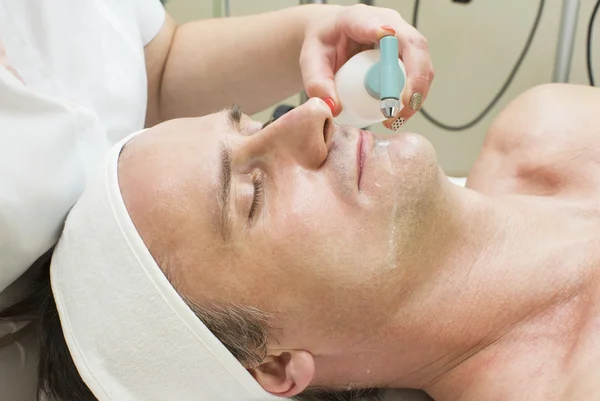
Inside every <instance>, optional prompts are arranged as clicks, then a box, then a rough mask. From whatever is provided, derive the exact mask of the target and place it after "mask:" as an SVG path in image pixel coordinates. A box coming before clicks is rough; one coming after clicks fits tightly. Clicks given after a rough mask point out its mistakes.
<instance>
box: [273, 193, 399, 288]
mask: <svg viewBox="0 0 600 401" xmlns="http://www.w3.org/2000/svg"><path fill="white" fill-rule="evenodd" d="M280 200H281V201H282V202H283V203H282V205H288V206H287V207H286V206H280V207H279V208H278V213H276V214H274V215H273V219H272V221H271V231H270V232H269V237H270V241H269V242H270V244H271V247H272V255H273V256H274V257H275V258H276V259H278V260H279V261H280V263H281V264H282V265H285V266H286V274H297V275H298V277H299V280H307V279H309V280H323V281H331V280H334V281H335V282H340V281H346V282H348V283H350V282H354V281H359V282H364V280H365V278H366V277H367V275H368V274H369V272H374V271H376V270H378V269H380V268H381V265H382V264H383V263H386V262H387V261H388V260H389V258H388V255H387V253H388V249H389V246H388V245H387V243H388V242H389V239H390V230H392V229H393V227H391V225H390V224H389V222H390V217H391V216H388V219H387V223H382V221H383V219H382V217H381V213H374V212H369V211H367V210H365V209H363V208H362V207H360V206H358V205H348V204H346V203H343V202H341V201H340V200H339V199H337V198H336V196H335V195H334V194H333V193H332V192H331V191H330V190H329V189H328V188H327V187H324V186H318V185H316V184H315V183H309V182H304V183H301V182H297V183H296V185H295V187H294V191H293V192H290V193H289V194H286V196H285V197H284V196H282V197H280ZM388 214H389V213H388ZM308 273H310V274H308Z"/></svg>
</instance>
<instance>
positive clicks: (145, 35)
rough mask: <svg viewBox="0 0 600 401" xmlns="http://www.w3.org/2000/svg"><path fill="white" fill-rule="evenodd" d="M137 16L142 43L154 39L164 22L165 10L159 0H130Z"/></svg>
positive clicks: (145, 43)
mask: <svg viewBox="0 0 600 401" xmlns="http://www.w3.org/2000/svg"><path fill="white" fill-rule="evenodd" d="M130 2H131V4H132V5H133V8H134V10H135V14H136V16H137V21H138V26H139V29H140V34H141V37H142V43H143V45H144V46H146V45H147V44H148V43H150V42H151V41H152V39H154V37H155V36H156V35H157V34H158V32H159V31H160V29H161V28H162V26H163V24H164V22H165V16H166V11H165V8H164V7H163V5H162V3H161V2H160V1H159V0H130Z"/></svg>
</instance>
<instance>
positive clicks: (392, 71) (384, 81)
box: [365, 36, 406, 100]
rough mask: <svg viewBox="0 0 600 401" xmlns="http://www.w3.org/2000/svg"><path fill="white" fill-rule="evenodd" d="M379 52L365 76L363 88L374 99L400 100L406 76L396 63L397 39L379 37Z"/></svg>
mask: <svg viewBox="0 0 600 401" xmlns="http://www.w3.org/2000/svg"><path fill="white" fill-rule="evenodd" d="M379 52H380V59H379V61H378V62H377V63H376V64H375V65H373V66H372V67H371V68H370V69H369V71H368V72H367V76H366V77H365V88H366V89H367V92H368V93H369V95H371V96H372V97H373V98H375V99H379V100H383V99H389V98H394V99H398V100H400V92H402V89H403V88H404V84H405V83H406V77H405V76H404V73H403V72H402V68H400V66H399V65H398V39H396V37H394V36H386V37H384V38H383V39H381V42H380V48H379Z"/></svg>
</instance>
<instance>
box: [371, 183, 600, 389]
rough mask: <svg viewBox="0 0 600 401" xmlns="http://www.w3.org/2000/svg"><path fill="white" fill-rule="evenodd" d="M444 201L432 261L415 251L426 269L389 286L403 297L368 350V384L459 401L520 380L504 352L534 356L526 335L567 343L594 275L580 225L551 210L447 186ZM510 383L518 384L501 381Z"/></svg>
mask: <svg viewBox="0 0 600 401" xmlns="http://www.w3.org/2000/svg"><path fill="white" fill-rule="evenodd" d="M447 197H448V199H449V201H448V202H447V205H448V207H447V210H445V211H444V220H443V223H441V224H440V225H438V226H436V230H430V232H434V233H435V234H434V235H432V237H431V238H428V242H427V247H428V249H433V250H434V252H429V253H427V252H426V251H425V250H422V251H421V252H416V254H418V255H419V258H420V260H427V263H426V264H423V263H421V264H419V263H416V262H415V263H414V269H413V270H412V271H411V270H410V269H408V270H409V271H408V272H407V271H405V272H403V274H402V277H401V278H399V279H398V281H397V282H394V283H392V285H394V286H395V288H405V289H406V288H409V289H410V291H404V293H403V295H402V296H401V297H397V298H395V301H394V302H395V303H394V304H392V305H395V308H393V310H394V311H395V313H394V314H393V316H391V317H390V319H388V322H389V324H388V326H387V327H385V330H383V331H382V332H383V334H382V336H381V337H378V338H377V343H373V344H372V348H371V351H372V352H373V354H375V355H377V360H378V364H379V366H380V369H381V370H380V371H379V372H377V373H378V374H377V373H376V374H375V375H374V376H372V377H371V378H370V379H371V380H376V381H378V380H381V382H380V383H379V385H382V386H385V387H394V388H416V389H424V390H426V391H427V392H428V393H429V394H430V395H431V396H433V397H434V398H435V399H436V400H438V401H439V400H443V399H459V396H461V395H464V394H465V393H467V392H468V391H469V389H471V388H473V386H475V385H476V383H480V382H482V380H483V379H484V377H483V376H487V377H489V375H490V374H491V373H490V372H493V371H494V369H497V370H498V373H499V372H505V371H507V370H512V371H513V372H515V373H518V374H524V373H525V374H526V373H527V372H522V371H519V372H517V371H516V370H515V369H512V368H511V369H507V368H508V367H512V366H513V365H512V363H511V362H515V361H514V359H513V358H512V355H514V354H519V353H518V352H516V353H512V350H516V349H518V348H519V347H520V346H533V347H534V348H535V347H537V345H535V344H536V343H535V342H534V341H532V339H531V334H530V333H531V330H532V328H535V330H534V331H536V332H538V333H539V332H540V331H539V330H540V329H541V330H543V331H541V332H543V333H545V334H546V333H550V331H549V330H551V331H552V332H553V334H552V335H556V336H557V338H559V337H560V338H563V339H564V338H570V339H573V338H576V337H577V333H575V332H574V331H576V330H577V327H581V322H580V321H578V320H577V319H578V318H579V317H581V314H579V313H578V311H580V310H582V309H585V308H582V306H581V305H579V304H578V303H577V302H575V301H574V300H577V299H579V298H578V295H579V294H582V293H584V292H585V291H587V286H588V284H587V283H590V282H592V280H591V277H590V276H591V275H592V274H595V272H592V271H591V269H590V265H591V263H590V260H589V255H590V244H589V242H590V241H589V238H590V237H591V236H590V230H587V229H586V228H587V227H588V225H586V222H585V220H584V219H573V216H572V215H569V213H568V211H566V212H565V211H564V210H561V208H564V207H563V206H560V205H559V204H558V202H555V201H552V200H551V199H550V198H530V197H523V196H508V197H503V198H501V199H500V198H496V199H494V200H493V199H490V198H487V197H484V196H482V195H480V194H478V193H476V192H474V191H470V190H468V189H464V188H460V187H453V186H452V187H448V196H447ZM592 238H593V236H592ZM434 245H435V246H434ZM405 265H406V264H405ZM396 292H398V291H397V289H396ZM389 299H390V298H389V297H388V300H389ZM386 301H387V300H386ZM391 309H392V308H391ZM565 312H566V313H565ZM557 319H558V320H557ZM540 326H541V327H540ZM557 327H560V329H557ZM559 331H560V332H559ZM526 342H527V345H524V344H525V343H526ZM529 342H531V344H530V343H529ZM553 344H554V345H556V344H555V343H553ZM562 344H563V345H562V346H563V347H568V346H569V343H568V342H566V343H565V342H563V343H562ZM571 346H572V341H571ZM528 349H530V348H528ZM531 352H534V350H533V349H531ZM535 352H536V355H539V353H540V352H543V350H541V349H538V350H536V351H535ZM507 355H511V357H508V356H507ZM521 355H522V354H521ZM530 356H531V355H530ZM546 356H547V355H546ZM507 358H508V359H507ZM522 366H525V365H522ZM538 368H539V367H538ZM524 369H525V368H524ZM374 373H375V372H374ZM513 379H514V380H517V381H518V380H520V379H519V378H518V377H513V378H512V379H506V381H511V380H513ZM507 385H508V384H507ZM484 398H488V397H484ZM460 399H463V398H460ZM475 399H477V397H475ZM479 399H481V397H479Z"/></svg>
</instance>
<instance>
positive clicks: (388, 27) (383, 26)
mask: <svg viewBox="0 0 600 401" xmlns="http://www.w3.org/2000/svg"><path fill="white" fill-rule="evenodd" d="M381 29H383V30H386V31H389V32H392V33H393V34H394V35H395V34H396V30H395V29H394V28H392V27H391V26H389V25H381Z"/></svg>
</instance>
